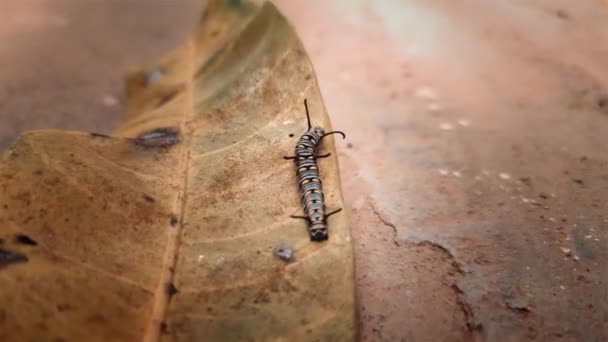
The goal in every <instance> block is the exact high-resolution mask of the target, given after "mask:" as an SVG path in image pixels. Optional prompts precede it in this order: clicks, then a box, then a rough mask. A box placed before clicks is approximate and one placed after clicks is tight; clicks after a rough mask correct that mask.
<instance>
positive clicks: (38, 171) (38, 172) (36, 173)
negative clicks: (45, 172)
mask: <svg viewBox="0 0 608 342" xmlns="http://www.w3.org/2000/svg"><path fill="white" fill-rule="evenodd" d="M34 174H35V175H36V176H41V175H42V170H36V171H34Z"/></svg>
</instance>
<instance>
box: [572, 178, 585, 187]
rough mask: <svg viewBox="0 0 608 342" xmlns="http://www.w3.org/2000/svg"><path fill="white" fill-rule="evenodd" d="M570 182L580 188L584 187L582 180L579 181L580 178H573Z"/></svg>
mask: <svg viewBox="0 0 608 342" xmlns="http://www.w3.org/2000/svg"><path fill="white" fill-rule="evenodd" d="M572 181H573V182H574V183H576V184H579V185H581V186H583V185H585V182H584V181H583V180H582V179H580V178H574V179H573V180H572Z"/></svg>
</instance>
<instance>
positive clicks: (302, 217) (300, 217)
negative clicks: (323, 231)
mask: <svg viewBox="0 0 608 342" xmlns="http://www.w3.org/2000/svg"><path fill="white" fill-rule="evenodd" d="M289 217H291V218H295V219H305V220H308V217H306V216H303V215H289Z"/></svg>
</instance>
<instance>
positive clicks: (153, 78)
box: [146, 69, 163, 87]
mask: <svg viewBox="0 0 608 342" xmlns="http://www.w3.org/2000/svg"><path fill="white" fill-rule="evenodd" d="M162 78H163V72H162V71H160V70H158V69H154V70H151V71H149V72H148V74H147V75H146V86H148V87H149V86H151V85H153V84H154V83H156V82H158V81H160V80H161V79H162Z"/></svg>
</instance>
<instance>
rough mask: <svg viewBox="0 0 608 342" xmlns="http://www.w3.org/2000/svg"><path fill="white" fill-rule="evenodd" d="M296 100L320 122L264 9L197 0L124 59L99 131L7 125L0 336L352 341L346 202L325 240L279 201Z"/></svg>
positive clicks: (298, 126) (300, 59) (306, 75)
mask: <svg viewBox="0 0 608 342" xmlns="http://www.w3.org/2000/svg"><path fill="white" fill-rule="evenodd" d="M304 98H308V102H309V104H310V106H311V111H312V113H311V114H312V120H313V122H314V123H315V124H318V125H322V126H324V127H325V128H326V129H330V128H331V127H330V122H329V120H328V118H327V114H326V112H325V109H324V106H323V102H322V98H321V95H320V94H319V90H318V86H317V84H316V79H315V76H314V72H313V69H312V66H311V64H310V61H309V60H308V57H307V55H306V53H305V51H304V49H303V47H302V45H301V43H300V41H299V40H298V38H297V36H296V34H295V33H294V31H293V29H292V28H291V27H290V26H289V24H288V23H287V22H286V20H285V18H283V17H282V16H281V15H280V14H279V13H278V12H277V10H276V9H275V7H274V6H273V5H271V4H268V3H267V4H265V5H263V6H261V7H259V6H257V5H253V4H251V3H249V2H244V1H233V0H225V1H210V2H209V5H208V7H207V9H206V11H205V14H204V16H203V18H202V20H201V24H200V26H199V27H198V28H197V30H196V32H195V34H194V35H193V38H192V39H191V40H190V41H188V42H187V43H186V44H184V46H183V47H181V48H180V49H178V50H177V51H175V52H174V53H172V54H170V55H168V56H166V57H165V58H163V59H162V60H161V61H160V62H159V63H158V64H157V65H155V66H152V67H149V68H146V70H145V71H144V70H139V71H133V72H132V73H131V74H130V76H129V77H128V103H127V110H126V113H125V120H124V123H123V124H122V126H121V127H119V128H118V129H117V130H116V132H114V134H113V136H112V137H106V136H103V135H98V134H85V133H80V132H65V131H52V130H43V131H34V132H29V133H26V134H23V135H22V136H21V137H20V138H19V139H18V141H17V142H16V143H15V144H14V145H13V147H12V148H11V149H10V150H9V151H8V152H7V153H6V154H5V156H4V158H3V160H2V162H1V163H0V189H1V193H0V239H2V240H1V242H0V289H1V291H0V340H2V341H16V340H27V341H30V340H37V341H39V340H44V341H84V340H87V341H90V340H98V341H135V340H147V341H155V340H159V339H162V340H184V341H225V340H243V339H247V340H285V341H286V340H332V341H337V340H353V339H354V337H355V335H356V329H355V308H354V277H353V274H354V271H353V259H352V251H351V243H350V232H349V228H348V219H347V217H346V214H345V212H344V211H343V212H341V213H339V214H336V215H334V216H332V218H331V219H330V220H329V226H330V237H329V240H328V241H326V242H323V243H317V242H311V241H310V239H309V236H308V232H307V230H306V225H305V222H304V221H303V220H297V219H292V218H290V217H289V215H290V214H300V213H301V212H302V208H301V206H300V203H299V196H298V192H297V183H296V179H295V170H294V165H293V163H292V162H289V161H285V160H283V159H282V156H283V155H289V154H291V153H293V147H294V144H295V142H296V140H297V138H298V136H299V135H300V134H301V133H303V131H304V130H305V128H306V117H305V115H304V108H303V106H302V103H303V99H304ZM290 134H295V137H290ZM328 151H331V152H334V153H333V154H332V156H331V157H330V158H326V159H322V160H320V161H319V164H320V168H321V175H322V177H324V189H325V191H326V199H327V206H328V208H330V209H333V208H338V207H341V206H342V195H341V191H340V180H339V177H338V163H337V159H336V153H335V148H334V142H333V139H332V138H328V139H326V140H324V141H323V151H322V152H323V153H325V152H328Z"/></svg>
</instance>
